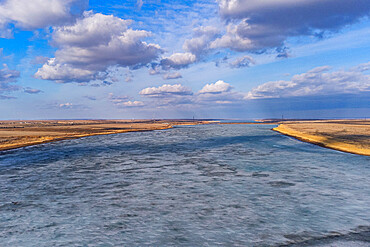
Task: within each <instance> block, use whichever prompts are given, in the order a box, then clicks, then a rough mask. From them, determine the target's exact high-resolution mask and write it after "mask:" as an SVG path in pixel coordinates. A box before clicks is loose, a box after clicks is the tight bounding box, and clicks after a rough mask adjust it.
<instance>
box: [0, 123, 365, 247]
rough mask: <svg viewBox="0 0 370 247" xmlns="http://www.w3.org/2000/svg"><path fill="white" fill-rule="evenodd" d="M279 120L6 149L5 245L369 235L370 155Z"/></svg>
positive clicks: (1, 201) (216, 242)
mask: <svg viewBox="0 0 370 247" xmlns="http://www.w3.org/2000/svg"><path fill="white" fill-rule="evenodd" d="M272 127H274V126H272V125H271V126H269V125H203V126H183V127H176V128H174V129H169V130H163V131H152V132H136V133H124V134H115V135H106V136H92V137H86V138H81V139H75V140H66V141H61V142H55V143H48V144H43V145H38V146H32V147H26V148H21V149H17V150H12V151H5V152H0V190H1V194H0V246H117V245H121V246H122V245H125V246H179V245H181V246H279V245H282V244H288V243H297V244H299V245H298V246H301V245H302V244H306V245H307V246H331V243H332V241H337V244H338V246H339V244H340V243H341V244H342V245H341V246H349V245H352V246H368V244H369V242H366V241H369V234H368V232H369V226H370V213H369V212H370V166H369V164H370V162H369V161H370V158H369V157H365V156H359V155H353V154H347V153H342V152H338V151H334V150H329V149H324V148H321V147H318V146H315V145H312V144H308V143H303V142H300V141H297V140H295V139H292V138H289V137H286V136H283V135H280V134H278V133H276V132H273V131H271V130H270V129H271V128H272ZM350 232H352V233H350ZM356 234H357V235H356ZM358 234H360V235H361V237H360V238H356V236H358ZM353 235H355V237H353ZM335 236H339V239H336V237H335ZM347 240H348V241H347ZM346 241H347V242H346ZM306 245H305V246H306Z"/></svg>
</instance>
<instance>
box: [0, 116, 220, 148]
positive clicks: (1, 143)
mask: <svg viewBox="0 0 370 247" xmlns="http://www.w3.org/2000/svg"><path fill="white" fill-rule="evenodd" d="M215 122H216V121H202V120H41V121H39V120H32V121H28V120H22V121H11V120H7V121H0V151H6V150H12V149H17V148H22V147H28V146H34V145H39V144H45V143H50V142H56V141H62V140H69V139H77V138H82V137H88V136H97V135H110V134H119V133H127V132H144V131H153V130H166V129H171V128H173V126H175V125H199V124H210V123H215Z"/></svg>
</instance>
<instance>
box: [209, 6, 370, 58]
mask: <svg viewBox="0 0 370 247" xmlns="http://www.w3.org/2000/svg"><path fill="white" fill-rule="evenodd" d="M218 3H219V8H220V10H219V11H220V14H221V16H222V17H223V18H225V19H227V20H231V21H238V20H239V21H240V22H239V24H237V25H234V24H230V26H229V28H228V31H227V33H226V34H225V35H224V36H223V37H221V38H219V39H218V40H216V42H214V43H213V45H212V46H213V47H223V48H230V49H233V50H237V51H256V50H261V49H265V48H273V47H279V46H282V45H283V43H284V41H285V40H286V39H287V38H288V37H291V36H300V35H316V36H317V35H319V36H321V37H322V36H323V34H324V32H325V31H336V30H339V29H340V28H342V27H344V26H345V25H348V24H352V23H354V22H356V21H357V20H359V19H360V18H361V17H364V16H368V15H369V13H370V3H369V1H368V0H320V1H319V0H309V1H303V0H299V1H291V0H279V1H260V0H219V1H218Z"/></svg>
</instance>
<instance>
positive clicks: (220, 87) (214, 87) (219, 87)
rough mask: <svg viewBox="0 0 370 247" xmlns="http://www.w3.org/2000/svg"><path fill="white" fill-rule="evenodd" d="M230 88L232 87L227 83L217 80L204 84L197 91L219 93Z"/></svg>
mask: <svg viewBox="0 0 370 247" xmlns="http://www.w3.org/2000/svg"><path fill="white" fill-rule="evenodd" d="M231 89H232V87H231V85H230V84H229V83H226V82H224V81H221V80H219V81H217V82H215V83H210V84H206V85H205V86H204V87H203V88H202V89H201V90H200V91H199V92H198V93H201V94H202V93H212V94H219V93H223V92H228V91H230V90H231Z"/></svg>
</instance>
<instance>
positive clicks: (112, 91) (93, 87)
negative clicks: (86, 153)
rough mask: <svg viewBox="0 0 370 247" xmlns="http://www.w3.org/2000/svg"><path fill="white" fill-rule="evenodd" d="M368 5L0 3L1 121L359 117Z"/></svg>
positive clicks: (369, 64)
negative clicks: (282, 116)
mask: <svg viewBox="0 0 370 247" xmlns="http://www.w3.org/2000/svg"><path fill="white" fill-rule="evenodd" d="M369 14H370V3H369V1H367V0H320V1H318V0H294V1H293V0H275V1H272V0H258V1H257V0H217V1H216V0H213V1H180V0H172V1H161V0H134V1H119V0H111V1H93V0H92V1H85V0H34V1H28V0H0V37H1V38H0V60H1V61H0V62H1V63H0V64H1V65H0V119H66V118H67V119H70V118H192V117H193V116H195V117H196V118H237V119H253V118H280V117H281V115H284V117H286V118H345V117H346V118H362V117H369V115H370V97H369V96H370V73H369V71H370V60H369V57H370V20H369Z"/></svg>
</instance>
